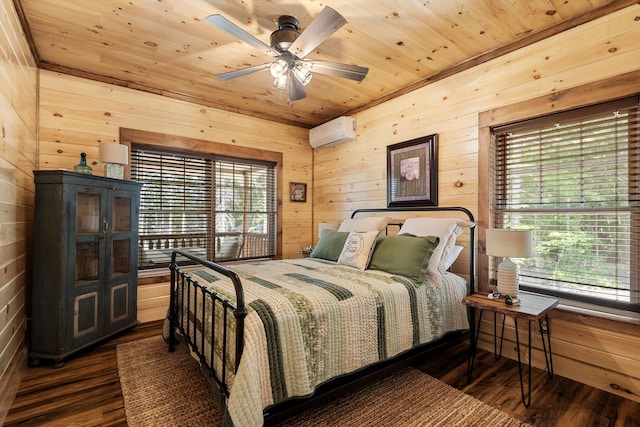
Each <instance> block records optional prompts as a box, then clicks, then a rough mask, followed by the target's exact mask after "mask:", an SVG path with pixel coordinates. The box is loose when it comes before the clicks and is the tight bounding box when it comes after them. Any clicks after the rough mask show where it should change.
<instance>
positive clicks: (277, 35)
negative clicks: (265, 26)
mask: <svg viewBox="0 0 640 427" xmlns="http://www.w3.org/2000/svg"><path fill="white" fill-rule="evenodd" d="M299 35H300V27H299V26H298V19H297V18H296V17H295V16H291V15H282V16H280V17H279V18H278V29H277V30H275V31H274V32H273V33H271V47H272V48H274V49H276V50H278V51H280V52H284V51H286V50H288V49H289V46H291V43H293V42H294V41H295V39H297V38H298V36H299Z"/></svg>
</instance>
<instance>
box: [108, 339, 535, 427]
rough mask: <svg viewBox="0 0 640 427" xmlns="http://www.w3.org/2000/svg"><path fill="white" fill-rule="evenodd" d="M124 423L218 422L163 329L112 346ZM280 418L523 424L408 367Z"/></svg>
mask: <svg viewBox="0 0 640 427" xmlns="http://www.w3.org/2000/svg"><path fill="white" fill-rule="evenodd" d="M116 353H117V360H118V372H119V375H120V384H121V387H122V395H123V397H124V406H125V412H126V415H127V424H128V425H129V426H131V427H139V426H154V427H155V426H220V425H221V423H222V414H221V413H220V411H219V410H218V409H217V408H216V405H215V403H214V401H213V397H212V394H211V390H210V386H209V384H208V382H207V381H206V379H205V378H204V377H203V374H202V372H201V371H200V368H199V366H198V363H197V362H196V361H195V360H194V359H193V358H192V357H191V356H190V355H189V352H188V351H187V350H186V346H185V345H184V344H181V345H179V346H178V347H177V348H176V351H175V352H174V353H168V352H167V345H166V344H165V343H164V341H163V340H162V337H159V336H158V337H152V338H145V339H141V340H137V341H132V342H128V343H124V344H120V345H118V346H117V348H116ZM286 425H287V426H296V427H298V426H341V427H342V426H346V427H360V426H509V427H510V426H527V425H528V424H525V423H522V422H520V421H519V420H516V419H514V418H512V417H510V416H509V415H507V414H506V413H504V412H502V411H500V410H498V409H495V408H492V407H491V406H489V405H487V404H485V403H483V402H481V401H480V400H478V399H476V398H474V397H472V396H469V395H467V394H464V393H463V392H461V391H459V390H456V389H455V388H453V387H451V386H449V385H448V384H445V383H443V382H442V381H439V380H437V379H435V378H432V377H431V376H429V375H427V374H425V373H423V372H421V371H419V370H417V369H414V368H407V369H405V370H403V371H401V372H399V373H398V374H395V375H392V376H390V377H386V378H384V379H382V380H380V381H378V382H375V383H372V384H370V385H367V386H365V387H363V388H360V389H359V390H357V391H354V392H352V393H349V394H347V395H344V396H342V397H340V398H338V399H336V400H334V401H331V402H329V403H327V404H325V405H323V406H319V407H316V408H313V409H310V410H308V411H306V412H303V413H302V414H300V415H299V416H296V417H295V418H293V419H291V420H289V421H288V422H287V423H286Z"/></svg>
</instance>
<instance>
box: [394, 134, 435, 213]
mask: <svg viewBox="0 0 640 427" xmlns="http://www.w3.org/2000/svg"><path fill="white" fill-rule="evenodd" d="M394 206H404V207H407V206H409V207H417V206H438V135H437V134H432V135H427V136H423V137H420V138H416V139H412V140H409V141H404V142H400V143H397V144H393V145H388V146H387V207H394Z"/></svg>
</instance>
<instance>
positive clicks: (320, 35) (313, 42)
mask: <svg viewBox="0 0 640 427" xmlns="http://www.w3.org/2000/svg"><path fill="white" fill-rule="evenodd" d="M206 21H207V22H209V23H210V24H212V25H215V26H216V27H218V28H220V29H221V30H224V31H226V32H227V33H229V34H231V35H232V36H234V37H237V38H238V39H240V40H241V41H243V42H245V43H247V44H249V45H250V46H253V47H254V48H256V49H258V50H260V51H261V52H263V53H265V54H267V55H270V56H272V57H274V58H276V60H275V61H274V62H269V63H266V64H261V65H256V66H253V67H247V68H242V69H239V70H236V71H230V72H227V73H222V74H217V75H216V77H218V78H219V79H222V80H231V79H235V78H236V77H241V76H246V75H248V74H252V73H255V72H258V71H262V70H266V69H267V68H268V69H269V70H270V71H271V75H272V76H273V78H274V81H273V86H274V87H276V88H277V89H280V90H288V93H289V100H288V102H289V105H291V106H293V101H297V100H300V99H304V98H306V96H307V94H306V93H305V90H304V87H305V86H306V85H308V84H309V82H310V81H311V78H312V77H313V76H312V74H311V71H314V72H317V73H320V74H326V75H329V76H337V77H342V78H345V79H350V80H355V81H358V82H361V81H362V80H363V79H364V78H365V77H366V75H367V73H368V72H369V68H366V67H360V66H357V65H348V64H341V63H337V62H331V61H318V60H311V59H305V57H306V56H307V55H308V54H309V53H310V52H311V51H312V50H313V49H315V48H316V47H317V46H319V45H320V44H321V43H322V42H324V41H325V40H326V39H327V38H328V37H329V36H331V35H332V34H333V33H335V32H336V31H337V30H338V29H340V28H341V27H342V26H343V25H344V24H346V23H347V20H346V19H344V17H343V16H342V15H340V14H339V13H338V12H336V11H335V10H333V9H332V8H330V7H329V6H325V7H324V9H322V11H321V12H320V14H319V15H318V16H316V17H315V18H314V20H313V21H311V23H310V24H309V26H308V27H307V28H306V29H305V30H304V31H302V32H300V28H299V26H298V19H296V18H295V17H294V16H290V15H283V16H280V17H279V18H278V29H277V30H276V31H274V32H273V33H271V46H269V45H267V44H266V43H264V42H262V41H261V40H259V39H257V38H256V37H254V36H252V35H251V34H249V33H247V32H246V31H244V30H243V29H242V28H240V27H238V26H237V25H235V24H234V23H232V22H231V21H229V20H228V19H226V18H225V17H223V16H222V15H211V16H208V17H207V18H206Z"/></svg>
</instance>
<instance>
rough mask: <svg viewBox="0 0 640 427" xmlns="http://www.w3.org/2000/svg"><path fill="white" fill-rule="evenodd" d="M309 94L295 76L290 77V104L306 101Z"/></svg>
mask: <svg viewBox="0 0 640 427" xmlns="http://www.w3.org/2000/svg"><path fill="white" fill-rule="evenodd" d="M306 97H307V93H306V92H305V90H304V86H303V85H302V83H300V82H299V81H298V79H296V78H295V77H294V76H293V75H289V102H293V101H298V100H300V99H305V98H306Z"/></svg>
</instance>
